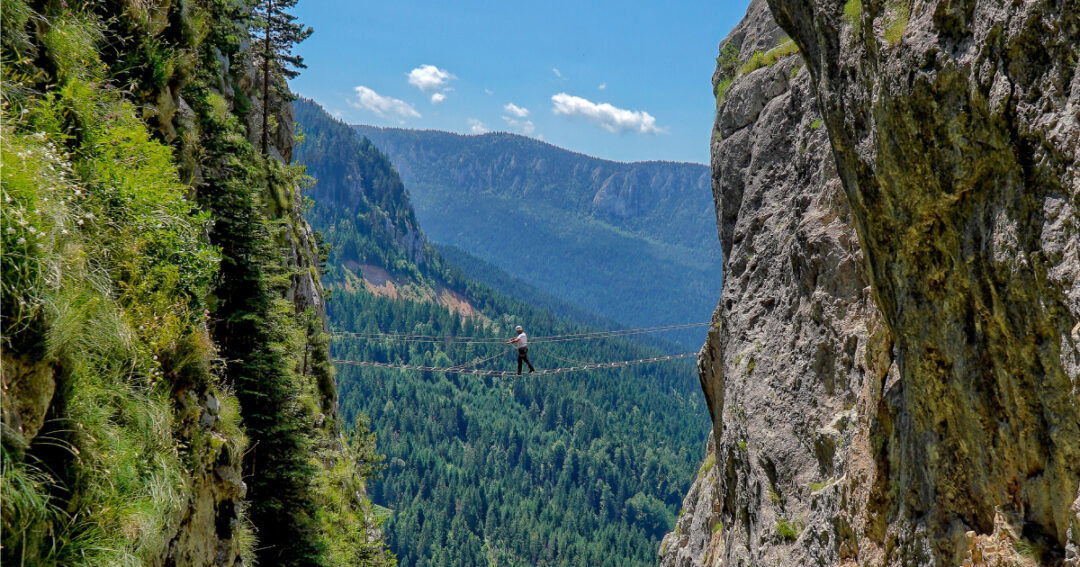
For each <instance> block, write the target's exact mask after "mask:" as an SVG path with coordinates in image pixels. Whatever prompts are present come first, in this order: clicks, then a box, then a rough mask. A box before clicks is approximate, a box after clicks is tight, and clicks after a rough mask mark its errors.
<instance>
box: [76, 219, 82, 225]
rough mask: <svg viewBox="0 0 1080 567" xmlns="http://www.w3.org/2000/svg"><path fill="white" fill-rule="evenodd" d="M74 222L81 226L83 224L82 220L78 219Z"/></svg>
mask: <svg viewBox="0 0 1080 567" xmlns="http://www.w3.org/2000/svg"><path fill="white" fill-rule="evenodd" d="M75 224H77V225H79V226H82V225H83V220H82V219H79V220H77V221H75Z"/></svg>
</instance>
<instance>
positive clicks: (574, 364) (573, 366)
mask: <svg viewBox="0 0 1080 567" xmlns="http://www.w3.org/2000/svg"><path fill="white" fill-rule="evenodd" d="M709 325H711V323H709V322H705V323H684V324H680V325H662V326H658V327H640V328H635V329H613V330H609V331H593V332H588V333H570V334H564V335H541V336H536V337H529V347H530V348H532V347H535V346H536V345H543V344H553V343H566V342H575V341H591V340H600V339H612V338H621V337H629V336H635V335H643V334H649V333H660V332H664V331H674V330H681V329H692V328H697V327H707V326H709ZM332 335H333V336H334V337H335V338H338V339H346V340H361V341H383V342H391V343H438V344H444V345H450V344H453V345H491V346H500V347H506V348H507V349H512V348H513V347H512V345H509V344H507V340H506V339H504V338H498V337H463V336H438V335H423V334H413V333H354V332H345V331H340V332H335V333H332ZM507 352H508V351H507V350H504V349H502V348H499V349H498V352H496V353H495V354H493V355H491V356H488V357H484V358H479V359H476V360H473V361H471V362H467V363H464V364H458V365H453V366H425V365H418V364H396V363H393V362H376V361H369V360H343V359H337V358H335V359H332V362H333V363H334V364H342V365H349V366H365V367H371V368H388V369H395V370H412V371H418V372H443V373H447V374H472V375H477V376H513V375H517V372H516V371H510V370H491V369H486V368H480V366H481V365H483V364H485V363H487V362H490V361H493V360H495V359H497V358H499V357H501V356H505V355H506V354H507ZM697 354H698V353H696V352H685V353H681V354H669V355H663V356H654V357H650V358H639V359H634V360H618V361H613V362H595V361H581V360H574V359H570V358H564V357H561V356H558V355H556V354H554V353H551V352H545V353H544V356H550V357H552V358H555V359H558V360H561V361H562V362H563V363H568V364H569V366H562V367H558V368H542V369H538V370H536V371H534V372H532V373H531V374H535V375H541V376H543V375H550V374H565V373H567V372H583V371H587V370H600V369H605V368H623V367H626V366H635V365H638V364H651V363H657V362H666V361H669V360H680V359H684V358H692V357H696V356H697Z"/></svg>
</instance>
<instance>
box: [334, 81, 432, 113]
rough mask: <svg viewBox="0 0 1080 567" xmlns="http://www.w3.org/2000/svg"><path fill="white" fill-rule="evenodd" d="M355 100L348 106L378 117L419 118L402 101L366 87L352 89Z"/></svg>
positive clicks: (410, 107) (409, 105)
mask: <svg viewBox="0 0 1080 567" xmlns="http://www.w3.org/2000/svg"><path fill="white" fill-rule="evenodd" d="M354 90H355V91H356V100H351V101H349V104H350V105H352V106H355V107H356V108H361V109H364V110H370V111H371V112H374V113H375V114H377V115H379V116H384V117H385V116H387V115H388V114H394V115H397V116H400V117H402V118H420V117H421V116H420V113H419V112H417V111H416V109H415V108H413V106H412V105H411V104H409V103H407V102H405V101H403V100H399V99H396V98H391V97H388V96H383V95H381V94H379V93H377V92H375V91H373V90H371V89H369V88H367V87H364V86H360V87H356V88H355V89H354Z"/></svg>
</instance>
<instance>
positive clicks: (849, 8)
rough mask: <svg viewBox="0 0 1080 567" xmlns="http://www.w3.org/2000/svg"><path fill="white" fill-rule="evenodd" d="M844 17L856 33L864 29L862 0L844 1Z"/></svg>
mask: <svg viewBox="0 0 1080 567" xmlns="http://www.w3.org/2000/svg"><path fill="white" fill-rule="evenodd" d="M844 19H845V20H847V22H848V24H849V25H851V28H852V30H853V31H854V33H855V34H858V33H859V32H860V31H862V0H847V2H845V3H844Z"/></svg>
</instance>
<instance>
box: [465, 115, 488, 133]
mask: <svg viewBox="0 0 1080 567" xmlns="http://www.w3.org/2000/svg"><path fill="white" fill-rule="evenodd" d="M469 131H470V132H472V133H473V134H487V133H488V129H487V126H484V123H483V122H481V121H479V120H477V119H475V118H470V119H469Z"/></svg>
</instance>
